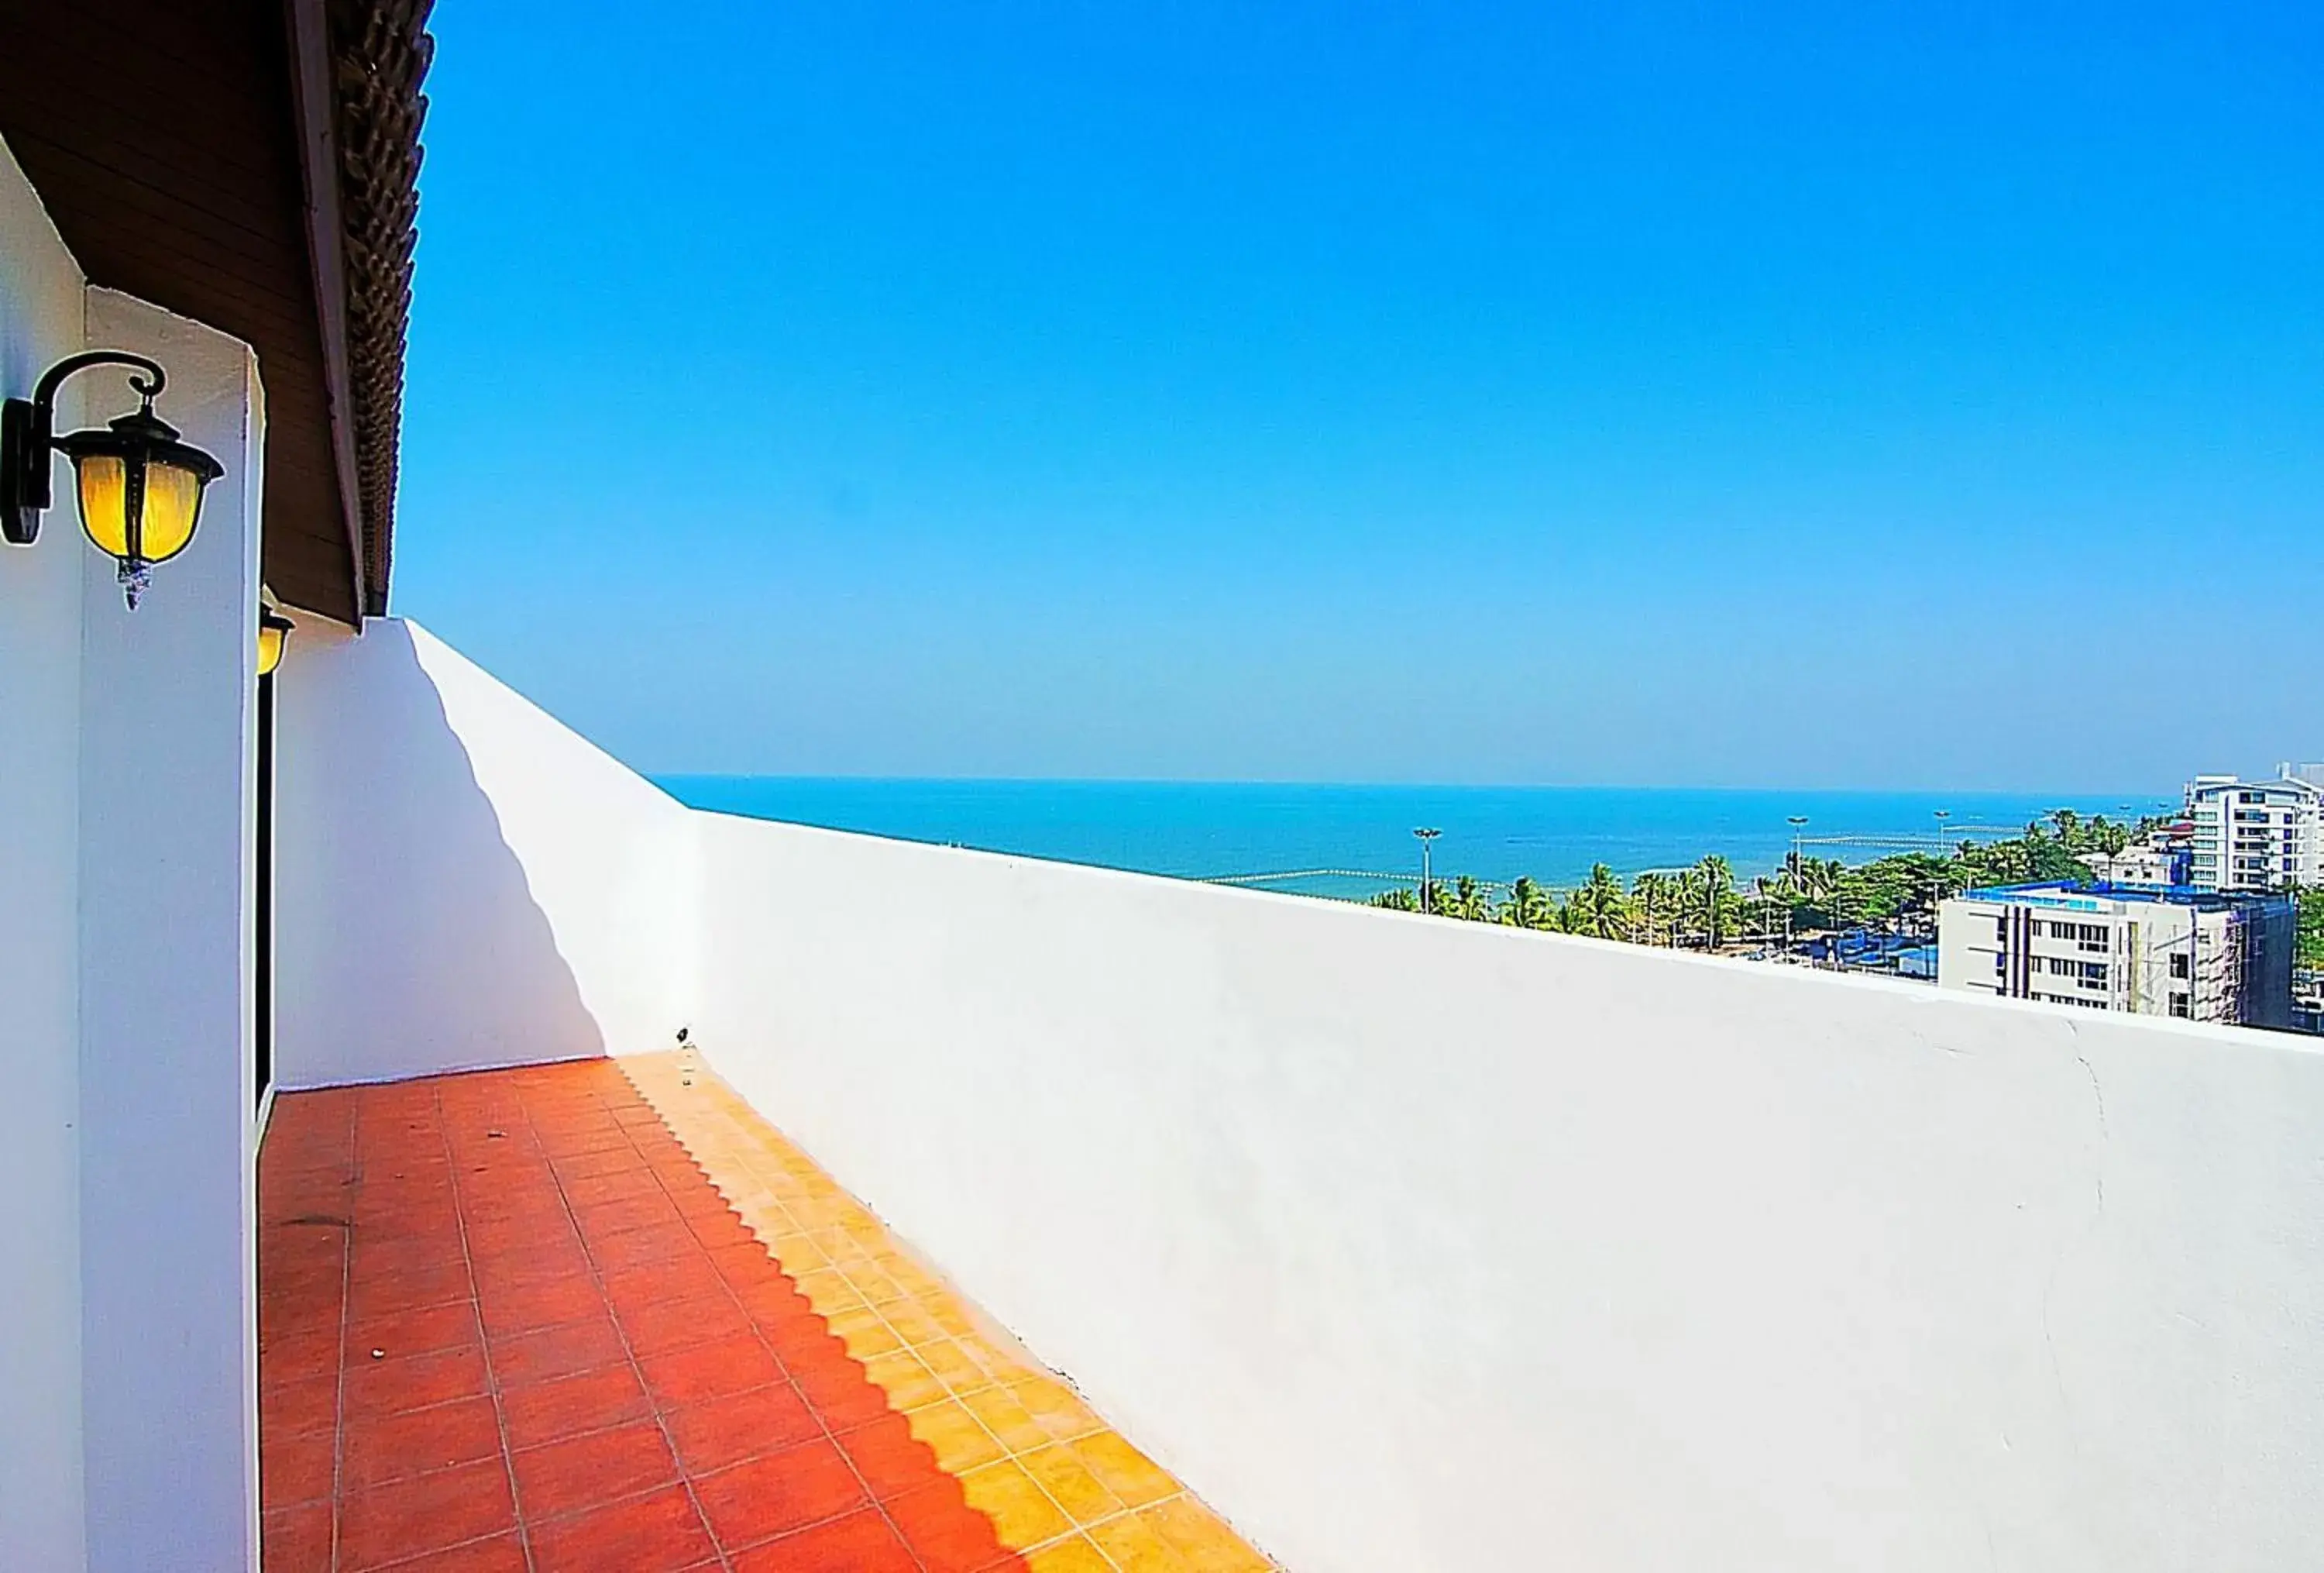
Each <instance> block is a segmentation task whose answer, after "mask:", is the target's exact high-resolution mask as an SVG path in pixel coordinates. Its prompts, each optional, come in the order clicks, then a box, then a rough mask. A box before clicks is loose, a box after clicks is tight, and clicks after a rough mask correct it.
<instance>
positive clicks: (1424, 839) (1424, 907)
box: [1413, 830, 1444, 912]
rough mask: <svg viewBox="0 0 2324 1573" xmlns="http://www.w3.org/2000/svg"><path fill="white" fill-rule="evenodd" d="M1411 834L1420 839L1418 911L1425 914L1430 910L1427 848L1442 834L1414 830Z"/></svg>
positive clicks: (1438, 831)
mask: <svg viewBox="0 0 2324 1573" xmlns="http://www.w3.org/2000/svg"><path fill="white" fill-rule="evenodd" d="M1413 834H1414V835H1415V836H1417V837H1420V910H1421V911H1424V912H1425V911H1431V910H1432V909H1431V908H1430V906H1429V904H1428V887H1429V884H1430V879H1429V865H1428V853H1429V848H1430V847H1434V845H1435V843H1436V838H1437V837H1439V836H1442V835H1443V834H1444V832H1443V831H1442V830H1415V831H1414V832H1413Z"/></svg>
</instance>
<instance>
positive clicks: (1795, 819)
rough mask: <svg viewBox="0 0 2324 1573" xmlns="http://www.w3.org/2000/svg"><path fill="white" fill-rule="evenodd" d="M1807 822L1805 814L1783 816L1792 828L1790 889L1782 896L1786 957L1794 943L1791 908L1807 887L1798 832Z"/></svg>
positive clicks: (1805, 826) (1790, 952)
mask: <svg viewBox="0 0 2324 1573" xmlns="http://www.w3.org/2000/svg"><path fill="white" fill-rule="evenodd" d="M1807 822H1808V817H1807V816H1806V815H1805V814H1787V815H1785V816H1784V823H1786V824H1788V825H1790V826H1791V828H1792V890H1791V893H1790V894H1789V895H1787V896H1785V897H1784V956H1785V957H1786V958H1789V957H1790V955H1791V954H1792V946H1793V944H1794V939H1793V938H1792V908H1793V906H1794V904H1795V903H1796V902H1798V900H1799V898H1800V895H1801V894H1802V893H1803V892H1804V891H1806V889H1807V888H1808V882H1807V877H1806V871H1805V870H1804V869H1803V868H1802V867H1801V866H1800V832H1801V831H1802V830H1803V829H1805V828H1807Z"/></svg>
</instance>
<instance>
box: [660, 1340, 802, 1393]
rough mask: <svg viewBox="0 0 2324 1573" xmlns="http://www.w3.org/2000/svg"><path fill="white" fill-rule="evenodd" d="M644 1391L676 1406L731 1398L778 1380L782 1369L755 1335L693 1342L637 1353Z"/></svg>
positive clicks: (780, 1377) (780, 1378)
mask: <svg viewBox="0 0 2324 1573" xmlns="http://www.w3.org/2000/svg"><path fill="white" fill-rule="evenodd" d="M638 1367H639V1369H640V1370H641V1371H643V1372H644V1373H645V1378H646V1391H647V1392H648V1393H652V1394H653V1396H654V1399H655V1401H656V1402H659V1403H661V1404H664V1405H668V1406H670V1407H677V1406H678V1405H681V1404H689V1403H704V1402H708V1401H709V1400H711V1399H714V1398H731V1397H733V1395H734V1394H736V1393H748V1392H749V1391H750V1390H751V1389H752V1388H754V1387H764V1386H766V1385H767V1384H768V1383H772V1382H779V1381H781V1380H782V1375H783V1374H782V1370H781V1368H780V1367H779V1366H778V1365H776V1364H775V1357H774V1356H772V1355H770V1354H768V1353H767V1350H766V1346H765V1345H763V1344H761V1343H760V1342H759V1340H758V1337H757V1336H756V1335H755V1334H747V1333H746V1334H744V1335H742V1337H733V1338H722V1339H720V1340H719V1341H718V1342H717V1343H715V1344H696V1346H694V1347H692V1348H690V1349H680V1350H678V1351H677V1352H676V1353H674V1354H669V1355H647V1356H641V1357H640V1359H639V1361H638Z"/></svg>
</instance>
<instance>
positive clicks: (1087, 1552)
mask: <svg viewBox="0 0 2324 1573" xmlns="http://www.w3.org/2000/svg"><path fill="white" fill-rule="evenodd" d="M1025 1566H1026V1568H1027V1569H1028V1573H1114V1568H1113V1564H1112V1563H1111V1562H1109V1561H1107V1560H1106V1559H1105V1558H1104V1557H1103V1556H1102V1554H1100V1552H1099V1551H1098V1549H1097V1548H1096V1547H1095V1546H1093V1545H1092V1544H1090V1543H1089V1541H1085V1540H1084V1539H1082V1537H1081V1536H1079V1535H1075V1536H1074V1538H1073V1539H1072V1540H1070V1541H1058V1542H1057V1543H1056V1545H1054V1546H1044V1547H1042V1548H1041V1549H1040V1550H1037V1551H1035V1552H1034V1553H1033V1554H1032V1555H1030V1556H1028V1557H1027V1558H1026V1559H1025Z"/></svg>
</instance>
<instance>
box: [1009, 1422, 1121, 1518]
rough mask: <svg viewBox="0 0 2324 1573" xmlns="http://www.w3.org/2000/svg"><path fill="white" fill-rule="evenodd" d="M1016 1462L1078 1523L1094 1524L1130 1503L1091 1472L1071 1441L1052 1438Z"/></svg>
mask: <svg viewBox="0 0 2324 1573" xmlns="http://www.w3.org/2000/svg"><path fill="white" fill-rule="evenodd" d="M1017 1462H1018V1463H1019V1464H1020V1465H1022V1466H1023V1467H1024V1470H1025V1473H1026V1474H1028V1475H1030V1476H1032V1477H1033V1478H1034V1479H1036V1480H1037V1481H1039V1482H1040V1483H1041V1489H1042V1490H1044V1491H1046V1492H1047V1493H1048V1494H1049V1497H1050V1500H1051V1501H1053V1502H1055V1503H1056V1504H1057V1505H1058V1506H1059V1507H1062V1508H1064V1509H1065V1513H1066V1514H1067V1516H1069V1517H1070V1518H1072V1520H1073V1521H1074V1522H1075V1523H1077V1524H1093V1523H1095V1522H1098V1520H1100V1519H1106V1518H1111V1517H1112V1516H1113V1515H1114V1514H1116V1513H1120V1511H1121V1510H1122V1509H1123V1508H1124V1507H1125V1506H1127V1505H1128V1504H1126V1503H1124V1502H1123V1501H1122V1500H1121V1499H1120V1497H1118V1496H1116V1495H1114V1494H1113V1493H1112V1492H1111V1491H1108V1490H1107V1489H1106V1488H1105V1485H1104V1483H1103V1482H1102V1481H1100V1480H1099V1479H1098V1477H1097V1476H1095V1475H1093V1474H1092V1473H1090V1468H1089V1466H1088V1465H1086V1464H1084V1463H1083V1462H1082V1460H1081V1457H1080V1455H1078V1454H1076V1453H1075V1452H1074V1450H1073V1446H1072V1444H1071V1443H1067V1442H1052V1443H1050V1444H1049V1445H1048V1446H1047V1447H1046V1448H1035V1449H1034V1450H1033V1451H1031V1452H1029V1453H1020V1454H1019V1455H1018V1457H1017Z"/></svg>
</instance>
